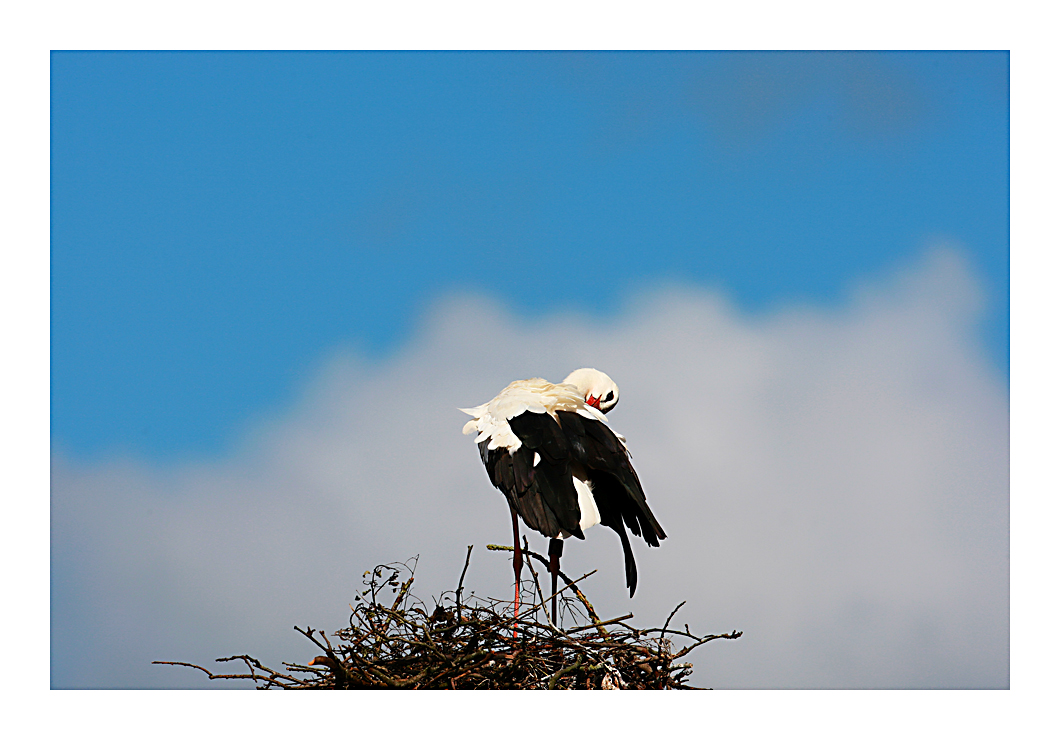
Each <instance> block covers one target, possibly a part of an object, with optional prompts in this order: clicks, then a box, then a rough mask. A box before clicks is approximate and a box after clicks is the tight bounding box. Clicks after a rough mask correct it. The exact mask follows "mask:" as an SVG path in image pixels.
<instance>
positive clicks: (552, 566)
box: [548, 538, 563, 624]
mask: <svg viewBox="0 0 1060 740" xmlns="http://www.w3.org/2000/svg"><path fill="white" fill-rule="evenodd" d="M561 555H563V540H561V539H559V538H556V539H554V540H549V541H548V572H549V573H551V574H552V624H555V623H556V585H557V580H558V579H559V559H560V556H561Z"/></svg>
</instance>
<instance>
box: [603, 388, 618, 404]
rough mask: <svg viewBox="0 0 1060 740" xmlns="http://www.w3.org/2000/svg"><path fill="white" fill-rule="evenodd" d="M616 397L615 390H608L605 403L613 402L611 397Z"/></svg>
mask: <svg viewBox="0 0 1060 740" xmlns="http://www.w3.org/2000/svg"><path fill="white" fill-rule="evenodd" d="M614 397H615V392H614V391H608V392H607V395H606V396H604V403H611V399H613V398H614Z"/></svg>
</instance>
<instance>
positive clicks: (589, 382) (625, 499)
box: [460, 368, 666, 622]
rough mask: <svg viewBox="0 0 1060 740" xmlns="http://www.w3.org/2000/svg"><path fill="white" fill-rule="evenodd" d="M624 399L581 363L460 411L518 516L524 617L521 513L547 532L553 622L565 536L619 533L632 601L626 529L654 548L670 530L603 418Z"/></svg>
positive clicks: (517, 564)
mask: <svg viewBox="0 0 1060 740" xmlns="http://www.w3.org/2000/svg"><path fill="white" fill-rule="evenodd" d="M617 403H618V386H617V385H615V383H614V381H613V380H611V378H609V377H608V376H607V375H605V374H604V373H602V372H600V371H599V370H595V369H592V368H582V369H580V370H575V371H574V372H572V373H571V374H570V375H568V376H567V378H566V379H565V380H564V381H563V382H562V383H560V384H555V383H549V382H548V381H546V380H542V379H541V378H531V379H530V380H517V381H515V382H513V383H511V384H510V385H509V386H508V387H507V388H505V389H504V390H503V391H501V392H500V393H499V394H498V395H497V397H496V398H494V399H493V400H492V401H490V402H488V403H484V404H482V405H481V406H476V407H475V408H471V409H460V410H461V411H463V412H464V413H466V414H470V415H471V416H473V417H474V418H473V419H471V421H469V422H467V424H465V425H464V434H477V435H478V436H476V437H475V442H476V443H478V448H479V453H480V455H481V456H482V463H483V464H484V465H485V466H486V472H487V473H488V474H489V477H490V481H491V482H492V483H493V485H494V486H496V487H497V488H498V489H500V491H501V493H503V494H504V496H505V498H507V499H508V506H509V508H510V509H511V514H512V531H513V533H514V535H515V557H514V559H513V566H514V568H515V614H516V616H518V615H519V574H520V572H521V570H522V564H523V557H522V548H521V547H520V546H519V518H518V517H519V516H521V517H522V518H523V521H524V522H526V524H527V526H528V527H530V528H531V529H534V530H537V531H538V532H540V533H541V534H543V535H545V536H546V537H549V538H550V541H549V548H548V554H549V572H550V573H551V574H552V593H553V599H552V621H553V622H555V621H556V599H555V593H556V578H557V575H558V574H559V559H560V556H561V555H562V553H563V540H564V539H566V538H567V537H571V536H573V537H577V538H578V539H585V534H584V532H585V530H586V529H588V528H589V527H591V526H593V525H594V524H603V525H604V526H605V527H610V528H611V529H613V530H615V532H617V533H618V537H619V539H620V540H621V541H622V551H623V553H624V555H625V559H626V586H628V587H629V595H630V598H632V597H633V593H634V592H635V591H636V589H637V564H636V562H634V560H633V551H632V549H630V546H629V537H628V536H627V535H626V527H629V529H630V531H631V532H633V534H635V535H638V536H640V537H643V538H644V540H645V541H646V542H647V543H648V545H650V546H651V547H658V546H659V540H662V539H665V538H666V534H665V533H664V532H663V529H662V527H660V526H659V523H658V522H657V521H656V520H655V516H654V515H653V514H652V513H651V509H649V508H648V502H647V500H646V499H645V497H644V489H643V488H641V485H640V480H639V479H638V478H637V473H636V471H635V470H633V465H632V463H631V462H630V457H629V451H628V450H627V449H626V442H625V439H624V438H623V437H622V436H621V435H618V434H615V433H614V432H613V431H611V427H609V426H608V424H607V419H606V418H605V417H604V414H606V413H607V412H608V411H610V410H611V409H613V408H614V407H615V405H616V404H617Z"/></svg>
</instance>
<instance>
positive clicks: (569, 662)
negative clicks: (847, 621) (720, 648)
mask: <svg viewBox="0 0 1060 740" xmlns="http://www.w3.org/2000/svg"><path fill="white" fill-rule="evenodd" d="M524 542H525V540H524ZM487 548H488V549H490V550H501V551H503V550H512V548H511V547H504V546H500V545H488V546H487ZM471 549H472V548H471V547H470V546H469V547H468V550H467V559H466V560H465V561H464V569H463V571H462V572H461V574H460V582H459V585H458V586H457V589H456V590H455V591H447V592H445V593H443V594H442V596H441V598H440V599H439V600H438V602H437V603H436V604H435V607H434V609H433V610H431V611H428V608H427V606H426V605H425V604H424V603H423V602H422V601H421V600H420V599H418V598H417V597H416V596H414V595H413V594H412V584H413V581H414V580H415V565H416V560H415V559H412V560H411V561H407V562H405V563H391V564H389V565H379V566H376V567H375V568H374V569H373V570H371V571H367V572H365V575H364V587H365V588H364V590H362V591H361V592H360V593H358V594H357V596H356V597H355V601H356V604H355V605H351V614H350V619H349V626H348V627H345V628H343V629H341V630H339V631H338V632H336V633H334V635H332V637H333V638H335V639H334V641H332V639H330V638H329V637H328V636H327V635H326V634H325V633H323V632H319V631H317V630H314V629H311V628H308V627H307V628H306V629H302V628H300V627H295V630H297V631H298V632H299V633H301V634H303V635H305V637H306V638H307V639H308V640H310V641H311V642H312V643H313V644H314V645H315V646H316V647H317V648H318V649H319V650H320V651H321V652H322V653H323V654H322V655H319V656H317V657H315V658H313V659H312V660H311V661H309V663H308V664H307V665H299V664H296V663H286V662H285V663H284V664H283V665H284V666H285V669H286V670H287V671H288V672H287V673H283V672H281V671H277V670H274V669H271V668H268V667H266V666H264V665H262V664H261V663H260V662H259V661H257V660H256V659H254V658H252V657H250V656H249V655H234V656H231V657H228V658H219V659H218V661H219V662H231V661H242V663H243V665H244V666H245V667H246V669H247V672H245V673H228V674H216V673H213V672H211V671H209V670H207V669H206V668H203V667H202V666H198V665H194V664H191V663H182V662H177V661H155V662H156V663H159V664H164V665H181V666H187V667H189V668H195V669H197V670H200V671H203V672H204V673H205V674H206V675H207V676H209V678H211V679H245V680H251V681H253V682H254V683H255V685H256V686H257V687H258V688H262V689H269V688H283V689H443V688H445V689H687V688H693V687H691V686H689V685H688V684H687V679H688V676H689V675H690V674H691V673H692V664H691V663H688V662H681V661H682V659H683V658H684V657H685V656H686V655H688V653H689V652H691V651H692V650H693V649H695V648H696V647H699V646H700V645H703V644H704V643H707V642H711V641H712V640H719V639H727V640H733V639H736V638H738V637H740V635H741V634H743V633H741V632H736V631H733V632H732V633H730V634H720V635H706V636H702V637H699V636H696V635H694V634H693V633H692V632H691V630H689V628H688V625H687V624H685V625H684V630H675V629H670V622H671V621H672V619H673V617H674V615H675V614H676V613H677V610H678V609H680V608H681V606H683V604H684V602H682V603H681V604H678V605H677V607H676V608H675V609H674V610H673V612H671V614H670V617H669V618H668V619H667V620H666V623H665V624H664V625H663V626H662V627H661V628H652V629H637V628H635V627H632V626H630V625H629V624H628V623H627V620H629V619H631V618H632V617H633V615H632V614H626V615H623V616H621V617H615V618H613V619H607V620H601V619H600V618H599V616H598V615H597V614H596V610H595V609H594V608H593V605H592V604H591V603H590V602H589V600H588V599H587V598H586V597H585V594H584V593H583V592H582V591H581V590H580V589H579V588H578V585H577V584H578V583H580V582H581V581H583V580H585V579H586V578H588V577H589V576H590V575H592V572H590V573H587V574H585V575H583V576H582V577H581V578H578V579H576V580H571V579H570V578H568V577H567V576H566V575H565V574H563V573H562V572H561V573H560V577H561V578H562V579H563V583H564V586H563V588H562V589H560V590H559V591H558V592H557V598H559V599H560V605H561V607H562V610H561V619H560V623H561V625H562V624H564V623H571V624H572V625H573V626H570V627H568V628H566V629H563V628H562V627H561V626H560V625H556V624H553V623H552V621H551V619H549V614H548V611H549V610H548V608H547V607H548V606H549V605H550V604H551V598H546V597H545V595H544V593H543V592H542V590H541V585H540V581H539V579H538V575H537V571H536V570H535V569H534V568H533V565H532V561H533V560H537V561H539V562H540V563H542V564H544V565H546V567H547V564H548V561H547V560H546V559H545V558H544V557H542V556H541V555H539V554H537V553H535V552H532V551H530V549H529V547H525V548H524V550H523V552H524V555H525V556H527V561H528V562H529V563H530V573H531V576H532V586H533V593H534V599H533V601H532V602H531V603H524V605H523V610H522V612H521V613H520V614H519V616H518V618H516V617H515V615H514V614H513V608H512V606H513V605H512V603H511V602H508V601H502V600H498V599H491V598H481V597H476V596H474V594H472V596H471V598H470V599H465V597H464V576H465V575H466V574H467V568H468V565H469V563H470V562H471ZM593 572H595V571H593ZM675 640H681V641H682V642H683V643H685V644H684V646H683V647H680V648H678V647H677V646H676V645H675V642H674V641H675Z"/></svg>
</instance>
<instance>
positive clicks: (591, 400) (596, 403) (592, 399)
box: [585, 396, 600, 409]
mask: <svg viewBox="0 0 1060 740" xmlns="http://www.w3.org/2000/svg"><path fill="white" fill-rule="evenodd" d="M585 403H586V404H587V405H589V406H592V407H593V408H594V409H599V408H600V399H599V397H597V396H589V397H588V398H586V399H585Z"/></svg>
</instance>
